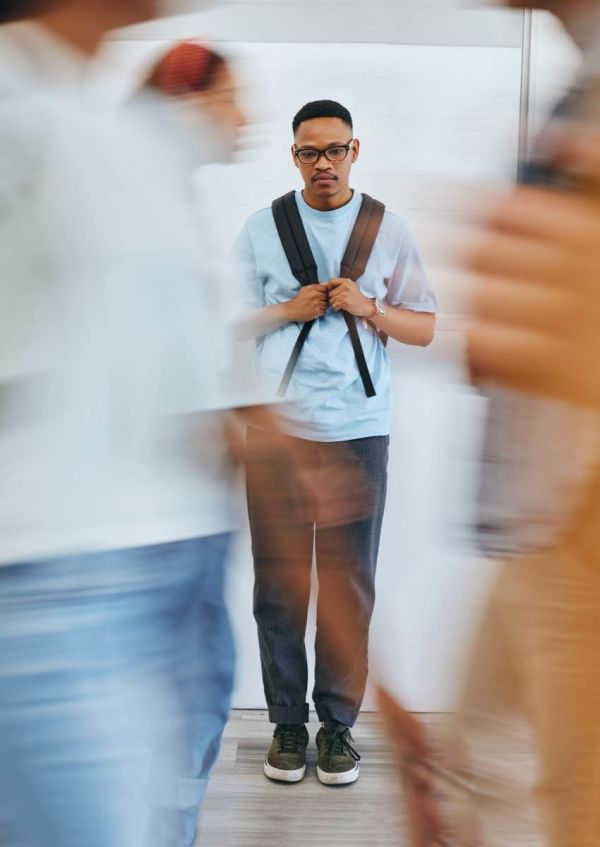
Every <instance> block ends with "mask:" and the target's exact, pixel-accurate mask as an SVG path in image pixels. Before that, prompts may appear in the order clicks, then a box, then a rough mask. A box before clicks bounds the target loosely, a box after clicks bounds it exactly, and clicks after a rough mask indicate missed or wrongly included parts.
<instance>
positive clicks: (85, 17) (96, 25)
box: [37, 5, 108, 56]
mask: <svg viewBox="0 0 600 847" xmlns="http://www.w3.org/2000/svg"><path fill="white" fill-rule="evenodd" d="M37 21H38V23H39V24H41V26H43V27H45V29H47V30H48V31H49V32H50V33H51V34H52V35H53V36H54V37H55V38H58V39H59V40H60V41H63V42H65V43H66V44H68V45H69V47H71V48H72V49H74V50H77V51H78V52H79V53H83V54H84V55H87V56H93V55H94V53H96V51H97V49H98V46H99V44H100V42H101V41H102V38H103V37H104V35H105V33H106V32H107V29H108V27H107V25H106V24H105V23H104V21H103V16H102V15H101V14H97V15H93V14H90V9H89V7H88V6H87V5H85V6H78V5H67V6H66V7H61V8H59V9H57V10H55V11H53V12H46V13H45V14H43V15H40V16H39V17H38V18H37Z"/></svg>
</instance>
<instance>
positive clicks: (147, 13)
mask: <svg viewBox="0 0 600 847" xmlns="http://www.w3.org/2000/svg"><path fill="white" fill-rule="evenodd" d="M98 4H99V5H101V6H102V7H103V12H104V13H107V12H110V14H111V15H112V17H113V18H114V21H115V23H114V28H115V29H116V28H118V27H122V26H133V24H138V23H142V22H143V21H149V20H151V19H152V18H156V17H158V15H159V14H160V12H161V11H162V7H163V2H162V0H98Z"/></svg>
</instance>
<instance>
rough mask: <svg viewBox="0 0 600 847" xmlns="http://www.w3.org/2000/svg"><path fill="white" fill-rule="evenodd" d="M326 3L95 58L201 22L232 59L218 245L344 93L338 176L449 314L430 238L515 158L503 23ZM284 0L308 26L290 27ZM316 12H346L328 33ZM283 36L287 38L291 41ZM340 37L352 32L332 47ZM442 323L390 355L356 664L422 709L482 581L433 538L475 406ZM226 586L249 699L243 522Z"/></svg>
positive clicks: (278, 184)
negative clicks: (349, 151) (341, 172)
mask: <svg viewBox="0 0 600 847" xmlns="http://www.w3.org/2000/svg"><path fill="white" fill-rule="evenodd" d="M177 2H179V3H184V2H185V0H177ZM326 5H327V7H328V8H329V11H328V12H325V11H324V8H325V7H324V6H323V5H321V6H318V4H317V6H315V5H314V4H311V3H310V2H305V3H304V4H299V3H294V2H293V0H292V1H291V2H289V3H287V2H285V3H283V2H282V3H281V6H282V7H284V8H285V9H287V14H288V15H289V14H290V13H291V14H292V17H291V18H286V17H285V15H284V16H283V17H282V16H281V14H279V13H275V12H274V10H273V6H272V4H271V7H270V9H269V8H268V7H269V4H266V3H262V2H257V3H254V2H252V0H245V2H244V1H243V0H241V2H238V3H235V4H225V7H224V9H221V11H220V12H219V11H217V12H210V13H209V14H208V15H207V16H205V17H197V16H194V17H193V18H186V19H176V20H173V21H171V22H170V23H168V24H164V23H162V24H160V25H154V26H153V27H152V28H150V29H148V28H146V29H145V30H143V31H136V32H135V33H131V32H129V33H124V34H122V35H121V37H120V39H121V40H119V41H117V42H115V43H114V44H113V45H112V47H111V49H112V53H113V58H114V60H115V63H116V65H118V63H119V61H124V62H129V65H130V66H131V64H133V63H135V62H137V61H139V59H140V58H141V57H142V55H143V54H144V53H146V54H147V53H148V51H152V50H156V46H157V44H158V45H160V42H161V41H162V40H163V39H168V38H172V37H189V36H194V35H198V34H199V33H205V34H208V35H211V33H212V34H213V35H214V37H215V38H218V40H219V41H221V42H222V47H224V48H225V49H226V50H227V51H228V52H229V53H231V54H232V55H238V56H240V57H241V59H242V62H241V65H240V76H241V78H242V79H243V81H244V83H245V85H246V89H247V100H248V103H249V105H250V107H251V109H252V111H253V114H254V116H255V120H256V123H255V126H254V128H253V131H252V140H253V148H254V149H253V150H252V152H251V153H248V154H247V155H246V156H245V159H244V161H242V162H241V163H239V164H237V165H236V166H233V167H229V168H227V169H224V170H223V169H221V170H219V171H218V172H217V171H213V172H212V173H209V174H208V175H205V177H204V180H205V183H204V184H205V185H210V184H211V182H212V184H213V185H214V184H215V183H217V184H218V188H219V191H218V198H217V199H216V200H215V208H214V216H215V220H216V221H217V222H219V221H220V222H221V227H220V228H221V231H222V232H223V233H224V235H223V241H224V245H225V244H226V243H227V242H229V241H230V240H231V238H232V237H233V236H234V235H235V233H236V232H237V231H238V229H239V228H240V226H241V224H242V222H243V221H244V219H245V217H246V216H247V215H248V214H249V213H251V212H252V211H254V210H255V209H257V208H260V207H261V206H265V205H267V204H269V203H270V201H271V200H272V198H273V197H274V196H276V195H278V194H281V193H283V192H284V191H286V190H288V189H289V188H291V187H293V186H294V185H296V184H297V176H296V171H295V169H294V168H293V167H292V164H291V161H290V157H289V152H288V151H289V145H290V142H291V138H290V123H291V118H292V116H293V114H294V112H295V111H296V110H297V109H298V108H299V107H300V106H301V105H302V104H303V103H304V102H306V101H307V100H311V99H316V98H320V97H332V98H335V99H339V100H341V101H342V102H344V103H345V104H347V105H348V106H349V108H350V109H351V111H352V112H353V114H354V117H355V122H356V134H357V136H358V137H360V138H361V140H362V142H363V153H362V155H361V159H360V162H359V163H358V164H357V166H356V170H355V172H354V180H353V181H354V185H355V187H356V188H357V189H359V190H360V189H362V190H366V191H368V192H369V193H371V194H373V195H375V196H377V197H379V198H380V199H382V200H384V201H385V202H386V204H387V205H388V206H389V208H391V209H393V210H395V211H396V212H399V213H401V214H403V215H404V216H405V217H406V218H407V220H408V221H409V223H410V225H411V227H412V229H413V231H414V233H415V235H416V237H417V240H418V242H419V244H420V245H421V248H422V251H423V254H424V257H425V260H426V262H427V265H428V267H429V268H430V273H431V277H432V279H433V281H434V285H435V287H436V289H437V291H438V293H439V296H440V303H441V306H442V310H443V312H444V313H445V314H446V315H452V313H453V312H454V311H456V306H455V296H454V276H453V273H452V272H451V271H450V270H449V269H448V265H447V263H446V262H445V261H444V260H443V256H442V252H441V250H440V245H441V244H442V243H445V242H447V241H448V240H450V241H451V240H452V238H453V229H452V227H453V225H454V224H456V222H457V218H458V216H459V215H460V210H461V206H462V201H463V196H464V194H465V193H473V191H475V193H476V192H477V185H478V184H479V183H481V182H486V183H487V181H489V179H490V177H496V178H500V179H505V178H511V177H512V176H513V175H514V172H515V170H516V155H517V143H518V124H519V97H520V82H521V58H522V52H521V40H520V39H521V29H520V27H521V17H520V16H515V15H513V14H509V13H506V14H505V13H500V12H497V11H474V10H473V11H470V12H469V11H465V10H464V9H461V10H457V9H455V8H454V6H455V5H456V4H455V3H454V2H453V0H437V2H429V3H422V4H419V5H418V6H417V4H410V3H405V4H389V3H384V2H379V3H374V4H365V3H356V2H355V0H347V2H339V3H336V4H326ZM299 7H301V9H300V11H303V14H304V16H305V20H306V21H308V22H309V23H310V26H303V27H298V26H296V25H295V21H296V18H294V17H293V15H297V14H298V12H299ZM180 8H182V7H180ZM331 8H333V9H334V10H335V13H336V15H338V18H337V20H342V21H343V20H345V17H344V16H347V19H348V21H351V24H348V25H347V26H343V27H340V26H338V27H335V26H334V25H333V23H332V20H333V19H332V18H331ZM373 9H376V11H375V12H373ZM442 13H443V17H442V19H440V15H442ZM361 15H362V16H363V17H362V18H361V17H360V16H361ZM365 15H367V16H368V15H371V18H372V19H367V18H365ZM228 16H229V17H228ZM357 16H358V17H357ZM457 16H458V17H457ZM286 20H287V21H288V23H287V29H286ZM234 23H235V26H234ZM192 25H193V29H190V28H191V27H192ZM230 31H235V33H236V37H237V38H238V40H237V41H235V40H233V39H232V37H229V38H228V37H227V34H228V33H229V32H230ZM298 31H300V32H301V33H302V38H304V39H306V40H305V41H302V42H299V41H294V38H298ZM282 32H289V33H290V36H289V38H287V39H286V41H287V43H282V42H281V41H278V40H277V39H278V38H281V33H282ZM317 32H318V33H319V34H318V36H317V35H315V33H317ZM365 32H367V33H368V36H365V37H361V38H359V37H358V36H357V33H359V34H360V33H365ZM311 33H312V34H311ZM352 34H354V35H353V41H352V43H340V42H341V41H344V39H345V38H346V37H347V36H349V35H352ZM428 34H430V35H431V38H429V35H428ZM403 36H404V37H403ZM327 37H329V39H330V40H327ZM386 42H387V43H386ZM116 65H115V66H116ZM474 186H475V188H474ZM449 236H450V238H449ZM450 329H451V325H450V324H449V323H447V324H446V329H445V330H443V331H442V332H440V334H439V337H438V339H437V340H436V342H435V344H434V345H433V346H432V347H431V348H430V349H428V350H427V351H424V350H420V349H419V350H409V349H400V348H399V347H396V348H395V349H393V350H392V359H393V369H394V383H395V393H396V408H395V415H394V423H393V430H392V447H391V456H390V488H389V499H388V507H387V517H386V521H385V525H384V531H383V540H382V549H381V557H380V569H379V582H378V590H379V602H378V608H377V613H376V620H375V622H374V632H373V657H374V661H375V662H376V663H377V664H378V665H379V666H380V668H381V669H382V672H383V673H384V674H385V676H386V678H387V679H388V681H389V682H390V684H391V686H392V688H394V689H395V690H398V691H399V692H401V693H402V695H403V696H404V697H405V699H406V700H407V702H408V703H409V705H410V706H411V707H413V708H415V709H419V710H425V711H434V710H444V709H447V708H449V707H451V705H452V700H453V696H454V692H455V689H456V684H457V680H458V676H459V672H460V656H461V655H462V653H463V646H464V644H465V641H466V639H467V638H468V635H469V632H470V625H471V621H472V619H473V616H474V615H475V614H476V613H477V611H478V609H479V607H480V604H481V600H482V597H483V595H484V591H485V587H486V585H487V583H488V581H489V578H490V576H491V574H490V571H489V567H488V566H485V565H483V564H482V563H481V562H478V561H477V560H475V558H474V557H472V556H469V555H468V554H465V548H463V547H461V546H460V545H459V544H455V545H454V546H453V545H452V544H450V542H449V536H448V523H449V518H450V517H451V516H452V517H453V518H456V517H457V516H460V517H461V518H462V519H464V518H465V512H466V510H467V508H468V502H469V496H468V494H469V489H470V487H472V484H473V478H474V477H473V468H474V463H475V459H476V455H477V449H478V444H479V437H480V423H481V416H482V413H483V410H482V407H481V405H480V402H479V400H478V399H477V397H476V395H474V394H473V393H472V392H470V391H469V390H467V389H466V388H461V387H458V383H459V381H460V379H461V377H462V371H461V364H460V350H459V335H458V333H455V332H452V331H450ZM230 597H231V608H232V613H233V618H234V621H235V626H236V631H237V635H238V650H239V673H238V688H237V694H236V705H237V706H238V707H261V706H263V705H264V700H263V696H262V689H261V684H260V671H259V662H258V650H257V645H256V635H255V629H254V622H253V619H252V614H251V602H252V572H251V558H250V552H249V542H248V537H247V530H246V531H245V532H244V533H242V535H241V537H240V539H239V543H238V551H237V555H236V559H235V563H234V566H233V568H232V573H231V590H230ZM371 705H372V701H371V700H370V699H369V701H368V702H367V706H371Z"/></svg>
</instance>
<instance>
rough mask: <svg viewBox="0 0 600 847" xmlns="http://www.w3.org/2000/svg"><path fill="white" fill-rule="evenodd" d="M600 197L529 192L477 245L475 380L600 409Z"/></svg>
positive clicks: (508, 204)
mask: <svg viewBox="0 0 600 847" xmlns="http://www.w3.org/2000/svg"><path fill="white" fill-rule="evenodd" d="M599 245H600V203H599V202H598V201H597V200H593V199H589V198H585V197H580V196H577V195H573V196H571V195H566V194H565V195H562V194H558V193H557V192H553V193H550V192H548V191H542V190H540V189H530V188H521V189H518V190H517V191H515V192H514V194H513V195H512V196H511V197H509V198H508V199H507V200H505V201H504V202H502V203H500V205H499V206H498V208H497V210H496V213H495V215H494V217H493V219H492V220H491V222H490V224H489V227H488V230H487V232H486V233H485V234H484V235H483V237H482V238H481V240H480V242H479V244H478V245H477V246H476V247H475V248H474V249H473V250H472V251H471V254H470V257H469V265H470V267H471V269H472V270H474V271H475V272H476V274H477V275H478V278H479V281H478V283H477V285H476V289H475V292H474V296H473V305H474V311H475V314H476V318H477V323H476V325H475V327H474V328H473V330H472V332H471V334H470V338H469V361H470V366H471V372H472V374H473V377H474V378H475V379H476V380H477V381H480V382H494V383H500V384H504V385H507V386H509V387H513V388H516V389H519V390H523V391H528V392H532V393H537V394H545V395H548V396H552V397H555V398H557V399H562V400H567V401H572V402H575V403H580V404H585V405H589V406H593V407H595V408H597V409H600V369H598V367H597V363H598V361H600V246H599Z"/></svg>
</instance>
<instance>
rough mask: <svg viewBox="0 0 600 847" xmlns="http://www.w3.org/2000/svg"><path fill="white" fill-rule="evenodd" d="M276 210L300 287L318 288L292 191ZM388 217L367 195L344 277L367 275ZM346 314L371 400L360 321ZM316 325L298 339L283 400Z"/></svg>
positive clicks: (281, 392) (307, 325) (282, 387)
mask: <svg viewBox="0 0 600 847" xmlns="http://www.w3.org/2000/svg"><path fill="white" fill-rule="evenodd" d="M272 211H273V218H274V220H275V226H276V228H277V233H278V235H279V238H280V241H281V244H282V246H283V249H284V252H285V254H286V257H287V260H288V263H289V266H290V269H291V271H292V274H293V275H294V277H295V278H296V280H297V281H298V282H299V283H300V285H314V284H315V283H317V282H318V270H317V264H316V262H315V259H314V256H313V253H312V250H311V248H310V244H309V242H308V238H307V235H306V230H305V229H304V225H303V223H302V218H301V217H300V212H299V210H298V204H297V203H296V196H295V192H294V191H290V192H289V193H288V194H284V195H283V197H278V198H277V200H274V201H273V204H272ZM384 214H385V206H384V205H383V203H380V202H379V201H378V200H374V199H373V198H372V197H369V195H368V194H364V195H363V200H362V203H361V207H360V210H359V213H358V217H357V219H356V223H355V225H354V228H353V230H352V233H351V235H350V239H349V241H348V245H347V247H346V251H345V253H344V257H343V259H342V264H341V274H342V276H343V277H344V278H347V279H353V280H354V281H356V280H358V279H360V277H361V276H362V275H363V274H364V272H365V270H366V268H367V264H368V261H369V257H370V256H371V253H372V251H373V247H374V245H375V241H376V239H377V236H378V234H379V230H380V228H381V223H382V221H383V216H384ZM342 315H343V316H344V320H345V321H346V326H347V327H348V333H349V335H350V342H351V344H352V349H353V351H354V356H355V358H356V364H357V366H358V371H359V374H360V378H361V380H362V384H363V387H364V390H365V394H366V395H367V397H374V396H375V394H376V392H375V387H374V385H373V380H372V379H371V375H370V373H369V368H368V367H367V362H366V359H365V354H364V351H363V348H362V344H361V342H360V336H359V334H358V329H357V326H356V319H355V318H354V316H353V315H351V314H349V313H348V312H342ZM314 323H315V321H314V320H311V321H307V322H306V323H305V324H304V325H303V327H302V329H301V330H300V335H299V336H298V338H297V339H296V343H295V345H294V349H293V350H292V354H291V356H290V359H289V361H288V363H287V366H286V369H285V372H284V374H283V377H282V379H281V383H280V385H279V388H278V390H277V394H278V395H279V396H280V397H284V396H285V394H286V392H287V389H288V386H289V384H290V380H291V378H292V376H293V373H294V370H295V368H296V365H297V363H298V359H299V358H300V354H301V352H302V348H303V347H304V344H305V343H306V339H307V338H308V334H309V332H310V330H311V329H312V327H313V324H314Z"/></svg>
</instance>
